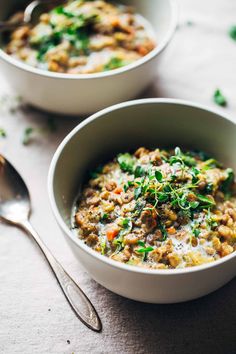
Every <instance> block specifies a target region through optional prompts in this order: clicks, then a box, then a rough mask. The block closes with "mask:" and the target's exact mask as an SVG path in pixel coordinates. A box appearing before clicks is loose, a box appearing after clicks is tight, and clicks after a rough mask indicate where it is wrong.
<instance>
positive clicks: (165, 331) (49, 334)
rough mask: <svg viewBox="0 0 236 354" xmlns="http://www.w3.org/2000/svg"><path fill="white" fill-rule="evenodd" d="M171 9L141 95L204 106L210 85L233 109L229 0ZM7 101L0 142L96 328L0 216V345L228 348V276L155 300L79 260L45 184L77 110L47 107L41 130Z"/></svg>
mask: <svg viewBox="0 0 236 354" xmlns="http://www.w3.org/2000/svg"><path fill="white" fill-rule="evenodd" d="M180 11H181V15H180V26H179V29H178V31H177V33H176V36H175V38H174V40H173V42H172V43H171V45H170V46H169V48H168V49H167V51H166V52H165V56H164V57H163V60H162V62H161V63H160V65H159V67H158V68H157V75H156V77H155V80H154V84H153V85H152V87H150V89H149V90H148V92H146V93H144V95H143V96H144V97H150V96H161V97H178V98H182V99H190V100H194V101H197V102H201V103H204V104H208V105H212V106H214V103H213V102H212V95H213V92H214V90H215V88H216V87H220V88H221V89H222V90H223V92H224V93H225V95H226V96H227V98H228V100H229V106H228V108H227V109H225V112H227V113H228V114H230V115H231V116H234V115H235V114H236V74H235V63H236V42H233V41H232V40H231V39H230V38H229V36H228V35H227V31H228V28H229V26H230V25H232V24H236V2H235V0H207V1H203V0H199V1H196V0H182V1H180ZM189 20H190V21H192V22H193V24H192V26H189V25H187V21H189ZM0 86H1V87H0V90H1V93H2V94H4V93H6V92H10V91H9V89H8V87H7V82H3V80H2V79H1V85H0ZM12 104H13V102H12V100H10V102H9V104H7V103H6V102H5V103H2V104H1V108H0V109H1V112H0V127H4V128H5V129H6V130H7V133H8V137H7V138H6V139H1V140H0V151H1V153H3V154H4V155H5V156H6V157H7V158H9V159H10V160H11V161H12V163H14V165H15V166H16V167H17V169H18V170H19V171H20V172H21V173H22V175H23V177H24V179H25V181H26V183H27V184H28V186H29V188H30V191H31V195H32V205H33V214H32V218H31V220H32V223H33V225H34V226H35V228H36V229H37V230H38V232H39V234H40V235H41V237H42V238H43V240H44V241H45V242H46V244H47V245H48V247H49V248H50V249H51V250H52V251H53V253H54V254H55V256H56V257H57V258H58V259H59V260H60V261H61V263H62V264H63V265H64V267H65V268H66V269H67V270H68V271H69V272H70V273H71V274H72V275H73V277H74V278H75V280H76V281H77V282H78V283H79V284H80V285H81V287H82V288H83V289H84V291H85V292H86V293H87V294H88V296H89V297H90V298H91V300H92V301H93V303H94V305H95V306H96V308H97V310H98V312H99V314H100V316H101V319H102V322H103V327H104V329H103V332H102V333H101V334H97V333H93V332H92V331H90V330H88V329H87V328H86V327H85V326H84V325H83V324H82V323H81V322H80V321H79V320H78V319H77V318H76V317H75V316H74V313H73V312H72V311H71V309H70V307H69V306H68V304H67V302H66V300H65V299H64V297H63V295H62V293H61V291H60V289H59V287H58V285H57V283H56V280H55V279H54V277H53V275H52V274H51V272H50V271H49V269H48V266H47V264H46V262H45V261H44V259H43V257H42V256H41V254H40V251H39V250H38V249H37V247H36V246H35V244H34V243H33V242H32V241H31V240H30V239H29V238H28V237H27V236H25V235H24V234H23V233H22V232H21V231H19V230H17V229H14V228H10V227H9V226H6V225H3V224H0V284H1V285H0V353H3V354H14V353H22V354H31V353H40V354H48V353H50V354H54V353H55V354H62V353H66V354H71V353H78V354H87V353H88V354H90V353H92V354H93V353H94V354H96V353H112V354H120V353H122V354H143V353H145V354H146V353H147V354H149V353H150V354H152V353H158V354H169V353H173V354H174V353H177V354H178V353H181V354H183V353H186V354H188V353H201V354H205V353H206V354H211V353H218V354H220V353H222V354H233V353H235V352H236V335H235V328H236V314H235V309H236V296H235V294H236V281H235V280H233V281H231V282H230V283H229V284H227V285H226V286H225V287H223V288H222V289H220V290H218V291H217V292H215V293H213V294H211V295H208V296H206V297H204V298H202V299H199V300H196V301H192V302H189V303H183V304H176V305H164V306H163V305H149V304H142V303H137V302H133V301H130V300H127V299H124V298H121V297H119V296H117V295H115V294H112V293H111V292H109V291H108V290H106V289H104V288H103V287H101V286H100V285H98V284H96V283H95V282H94V281H93V280H91V279H90V277H89V276H88V275H87V274H86V273H85V272H84V271H83V270H82V269H81V267H80V265H79V264H78V262H77V261H76V259H75V258H74V256H73V255H72V253H71V251H70V250H69V248H68V246H67V244H66V242H65V240H64V238H63V235H62V232H61V231H60V230H59V228H58V226H57V225H56V223H55V220H54V218H53V216H52V213H51V210H50V206H49V202H48V197H47V187H46V179H47V172H48V167H49V163H50V160H51V158H52V156H53V153H54V151H55V149H56V147H57V146H58V144H59V143H60V141H61V139H62V138H63V137H64V136H65V135H66V134H67V133H68V132H69V131H70V130H71V129H72V128H73V127H74V126H75V125H76V124H77V123H78V120H76V119H69V118H67V117H65V118H62V117H60V118H58V117H55V118H56V120H57V124H58V130H57V132H55V133H53V134H51V133H47V132H44V133H42V132H40V129H43V128H44V127H45V126H46V121H47V118H48V115H46V114H45V113H41V112H38V111H36V110H34V109H32V108H29V107H23V108H20V109H18V110H17V111H16V112H15V113H11V112H9V110H8V108H9V107H11V106H12ZM7 106H9V107H8V108H7ZM173 118H174V117H173ZM190 119H191V117H190ZM193 124H197V123H196V122H195V123H193ZM28 126H32V127H34V128H35V129H36V130H37V131H36V132H35V134H34V136H33V140H32V143H31V144H30V145H29V146H27V147H26V146H23V145H22V143H21V139H22V134H23V130H24V129H25V128H26V127H28ZM222 143H223V142H222ZM67 340H69V341H70V342H68V343H67Z"/></svg>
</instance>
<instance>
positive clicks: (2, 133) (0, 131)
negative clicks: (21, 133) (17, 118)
mask: <svg viewBox="0 0 236 354" xmlns="http://www.w3.org/2000/svg"><path fill="white" fill-rule="evenodd" d="M6 136H7V133H6V130H5V129H3V128H0V137H1V138H6Z"/></svg>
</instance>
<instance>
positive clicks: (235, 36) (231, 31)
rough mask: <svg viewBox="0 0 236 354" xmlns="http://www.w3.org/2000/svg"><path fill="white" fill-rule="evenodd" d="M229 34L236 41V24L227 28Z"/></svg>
mask: <svg viewBox="0 0 236 354" xmlns="http://www.w3.org/2000/svg"><path fill="white" fill-rule="evenodd" d="M229 36H230V38H232V39H233V40H234V41H236V25H234V26H232V27H231V28H230V29H229Z"/></svg>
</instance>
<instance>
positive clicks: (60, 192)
mask: <svg viewBox="0 0 236 354" xmlns="http://www.w3.org/2000/svg"><path fill="white" fill-rule="evenodd" d="M91 142H92V143H91ZM140 146H146V147H168V146H169V147H170V146H171V147H174V146H180V147H181V146H184V147H187V148H193V149H200V150H203V151H206V152H208V153H209V154H211V155H212V156H215V157H216V158H217V159H219V161H222V162H223V163H224V164H225V165H226V166H230V167H232V168H233V169H234V170H235V171H236V158H235V151H236V124H235V123H234V122H232V121H231V120H230V119H229V118H227V117H223V116H222V115H221V114H219V113H217V112H215V111H212V110H210V109H207V108H205V107H202V106H199V105H196V104H192V103H188V102H184V101H178V100H171V99H148V100H138V101H132V102H126V103H121V104H119V105H116V106H113V107H110V108H107V109H105V110H103V111H101V112H98V113H96V114H94V115H93V116H92V117H90V118H88V119H87V120H85V121H84V122H83V123H81V124H80V125H78V126H77V127H76V128H75V129H74V130H73V131H72V132H71V133H70V134H69V135H68V136H67V137H66V138H65V140H64V141H63V142H62V143H61V145H60V146H59V148H58V150H57V151H56V153H55V155H54V158H53V161H52V163H51V167H50V172H49V179H48V186H49V196H50V201H51V206H52V210H53V212H54V215H55V217H56V220H57V222H58V223H59V225H60V226H61V228H62V230H63V231H64V234H65V237H66V240H67V241H68V242H69V245H70V246H71V248H72V250H73V252H74V253H75V255H76V257H77V258H78V260H79V261H80V262H81V264H82V265H83V266H84V268H85V269H86V270H87V271H88V273H89V274H90V275H91V277H92V278H94V279H95V280H96V281H97V282H98V283H100V284H102V285H103V286H105V287H106V288H107V289H110V290H111V291H113V292H115V293H117V294H120V295H123V296H126V297H128V298H131V299H134V300H139V301H145V302H152V303H173V302H181V301H186V300H191V299H195V298H198V297H200V296H203V295H206V294H208V293H210V292H212V291H214V290H216V289H218V288H219V287H220V286H222V285H224V284H225V283H227V282H228V281H229V280H231V279H232V278H233V277H234V276H235V275H236V252H234V253H232V254H231V255H229V256H226V257H224V258H222V259H220V260H217V261H214V262H212V263H208V264H205V265H202V266H197V267H192V268H185V269H173V270H150V269H142V268H139V267H135V266H129V265H126V264H123V263H119V262H116V261H114V260H111V259H109V258H107V257H105V256H102V255H100V254H98V253H97V252H95V251H94V250H92V249H91V248H89V247H88V246H86V245H85V244H84V242H83V241H81V240H79V239H78V237H77V236H76V235H75V233H73V232H72V231H71V213H72V206H73V202H74V199H75V197H76V196H77V195H78V190H79V187H80V186H81V185H82V184H83V182H84V180H83V179H84V176H85V174H86V171H87V170H88V168H91V166H94V165H96V164H97V163H98V161H101V159H102V160H104V159H105V160H108V159H110V158H112V157H114V156H115V155H116V154H117V153H119V152H122V151H129V150H134V149H136V148H138V147H140Z"/></svg>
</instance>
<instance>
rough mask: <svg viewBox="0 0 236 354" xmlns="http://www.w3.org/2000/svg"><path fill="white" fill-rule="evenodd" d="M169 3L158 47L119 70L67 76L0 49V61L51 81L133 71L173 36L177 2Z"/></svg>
mask: <svg viewBox="0 0 236 354" xmlns="http://www.w3.org/2000/svg"><path fill="white" fill-rule="evenodd" d="M167 1H169V3H170V7H171V20H170V24H169V29H168V31H167V32H166V35H165V36H164V38H163V39H162V40H161V42H160V45H158V46H157V47H155V48H154V49H153V50H152V51H151V52H150V53H148V54H147V55H145V56H144V57H142V58H140V59H138V60H136V61H135V62H133V63H131V64H128V65H125V66H123V67H121V68H118V69H114V70H110V71H105V72H100V73H93V74H67V73H55V72H51V71H47V70H42V69H39V68H34V67H33V66H30V65H28V64H26V63H24V62H23V61H20V60H18V59H15V58H14V57H12V56H10V55H9V54H7V53H6V52H5V51H4V50H3V49H2V48H0V59H2V60H4V61H6V62H8V63H9V64H11V65H13V66H15V67H16V68H18V69H21V70H23V71H26V72H28V73H31V74H35V75H39V76H42V77H46V78H51V79H66V80H68V79H69V80H78V79H82V80H87V79H100V78H106V77H110V76H111V77H113V76H116V75H119V74H123V73H126V72H128V71H131V70H134V69H136V68H139V67H140V66H142V65H144V64H145V63H147V62H149V61H151V60H152V59H154V58H155V57H156V56H157V55H158V54H160V53H161V52H162V51H163V50H164V49H165V48H166V47H167V45H168V44H169V43H170V41H171V39H172V37H173V36H174V33H175V30H176V28H177V23H178V4H177V0H167Z"/></svg>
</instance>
